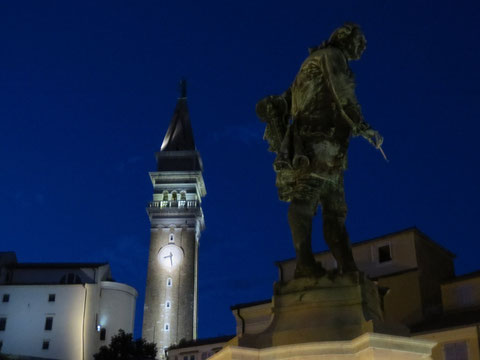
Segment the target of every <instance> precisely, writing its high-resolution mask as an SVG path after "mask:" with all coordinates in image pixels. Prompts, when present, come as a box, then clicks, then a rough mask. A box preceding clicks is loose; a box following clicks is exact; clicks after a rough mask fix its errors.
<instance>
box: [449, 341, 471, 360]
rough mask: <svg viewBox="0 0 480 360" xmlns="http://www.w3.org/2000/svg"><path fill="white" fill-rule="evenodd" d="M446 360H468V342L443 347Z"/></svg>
mask: <svg viewBox="0 0 480 360" xmlns="http://www.w3.org/2000/svg"><path fill="white" fill-rule="evenodd" d="M443 353H444V354H445V360H468V347H467V342H466V341H458V342H454V343H449V344H445V345H443Z"/></svg>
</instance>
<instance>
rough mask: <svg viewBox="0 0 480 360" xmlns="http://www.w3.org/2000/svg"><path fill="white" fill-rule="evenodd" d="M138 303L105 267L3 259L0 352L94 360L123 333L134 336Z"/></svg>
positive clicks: (0, 266) (0, 265) (7, 256)
mask: <svg viewBox="0 0 480 360" xmlns="http://www.w3.org/2000/svg"><path fill="white" fill-rule="evenodd" d="M136 298H137V291H136V290H135V289H134V288H132V287H131V286H128V285H126V284H122V283H118V282H115V281H113V280H112V277H111V272H110V266H109V265H108V264H107V263H18V262H17V259H16V256H15V254H14V253H0V352H1V353H4V354H13V355H20V356H26V357H38V358H46V359H72V360H84V359H92V358H93V354H94V353H96V352H98V350H99V348H100V347H101V346H103V345H108V344H109V343H110V338H111V337H112V336H113V335H115V334H117V333H118V330H119V329H123V330H125V331H126V332H133V325H134V317H135V302H136Z"/></svg>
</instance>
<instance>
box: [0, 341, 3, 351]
mask: <svg viewBox="0 0 480 360" xmlns="http://www.w3.org/2000/svg"><path fill="white" fill-rule="evenodd" d="M2 347H3V341H2V340H0V352H2Z"/></svg>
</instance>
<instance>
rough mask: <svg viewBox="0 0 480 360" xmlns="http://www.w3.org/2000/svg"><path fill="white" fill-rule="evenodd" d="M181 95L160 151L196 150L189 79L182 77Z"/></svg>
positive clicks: (180, 84)
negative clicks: (188, 104)
mask: <svg viewBox="0 0 480 360" xmlns="http://www.w3.org/2000/svg"><path fill="white" fill-rule="evenodd" d="M179 90H180V97H179V98H178V100H177V106H176V107H175V111H174V113H173V116H172V120H171V121H170V126H169V127H168V130H167V133H166V134H165V138H164V139H163V143H162V146H161V148H160V151H185V150H187V151H188V150H195V141H194V139H193V130H192V124H190V115H189V112H188V106H187V80H185V78H182V80H180V83H179Z"/></svg>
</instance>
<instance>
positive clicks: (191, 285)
mask: <svg viewBox="0 0 480 360" xmlns="http://www.w3.org/2000/svg"><path fill="white" fill-rule="evenodd" d="M155 157H156V160H157V171H155V172H150V179H151V181H152V185H153V201H151V202H149V203H148V205H147V213H148V217H149V219H150V250H149V257H148V272H147V287H146V292H145V306H144V315H143V329H142V337H143V338H144V339H145V340H147V341H149V342H154V343H156V344H157V348H158V355H157V357H158V358H163V357H164V351H163V350H164V349H165V348H166V347H168V346H170V345H172V344H177V343H178V342H179V341H180V340H182V339H185V340H191V339H195V338H196V336H197V268H198V245H199V239H200V233H201V231H202V230H203V229H204V227H205V223H204V218H203V212H202V207H201V200H202V197H204V196H205V194H206V190H205V184H204V182H203V176H202V170H203V165H202V159H201V157H200V154H199V153H198V151H197V150H196V148H195V142H194V139H193V131H192V126H191V124H190V117H189V113H188V107H187V98H186V83H185V80H182V82H181V94H180V98H179V99H178V101H177V105H176V107H175V111H174V114H173V117H172V120H171V122H170V126H169V127H168V130H167V133H166V135H165V138H164V140H163V143H162V146H161V148H160V151H159V152H157V153H156V154H155Z"/></svg>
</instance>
